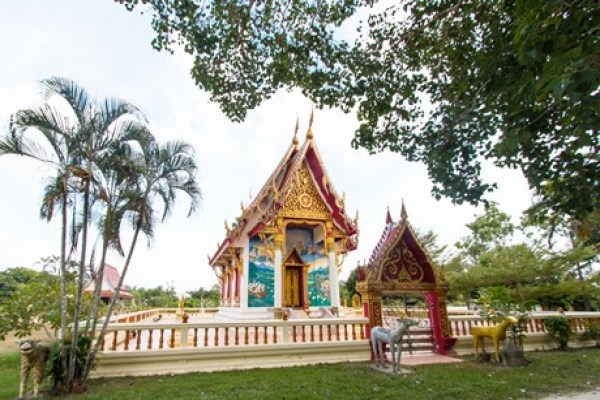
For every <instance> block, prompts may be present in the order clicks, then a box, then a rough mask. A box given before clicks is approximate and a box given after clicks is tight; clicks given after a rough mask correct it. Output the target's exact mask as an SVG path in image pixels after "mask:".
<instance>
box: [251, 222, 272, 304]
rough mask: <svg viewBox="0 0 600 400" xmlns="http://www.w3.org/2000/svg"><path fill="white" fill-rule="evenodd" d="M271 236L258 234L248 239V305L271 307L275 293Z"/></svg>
mask: <svg viewBox="0 0 600 400" xmlns="http://www.w3.org/2000/svg"><path fill="white" fill-rule="evenodd" d="M274 254H275V247H274V245H273V238H272V237H267V236H266V235H263V234H258V235H256V236H254V237H252V238H251V239H250V244H249V254H248V266H249V268H248V270H249V273H248V307H273V305H274V293H275V290H274V288H275V265H274V262H275V261H274Z"/></svg>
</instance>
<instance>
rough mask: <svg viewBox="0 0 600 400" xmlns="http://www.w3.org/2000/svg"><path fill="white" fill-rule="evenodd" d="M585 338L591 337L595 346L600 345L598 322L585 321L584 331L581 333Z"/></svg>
mask: <svg viewBox="0 0 600 400" xmlns="http://www.w3.org/2000/svg"><path fill="white" fill-rule="evenodd" d="M583 337H584V338H585V339H593V340H595V341H596V347H600V323H599V322H597V321H594V322H592V321H587V322H586V323H585V332H584V333H583Z"/></svg>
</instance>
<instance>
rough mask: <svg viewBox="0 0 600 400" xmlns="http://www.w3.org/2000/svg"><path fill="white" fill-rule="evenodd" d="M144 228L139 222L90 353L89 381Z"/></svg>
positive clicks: (87, 366)
mask: <svg viewBox="0 0 600 400" xmlns="http://www.w3.org/2000/svg"><path fill="white" fill-rule="evenodd" d="M141 227H142V223H141V222H140V221H138V224H137V227H136V229H135V233H134V234H133V240H132V242H131V246H130V247H129V252H128V253H127V259H126V260H125V265H124V266H123V271H121V278H120V279H119V283H118V284H117V287H116V288H115V294H114V295H113V297H112V299H111V300H110V304H109V305H108V310H107V311H106V317H105V318H104V322H103V324H102V329H100V333H99V334H98V339H97V340H96V344H95V345H94V349H93V351H91V352H90V357H88V359H86V363H85V368H84V370H83V374H82V375H83V379H87V377H88V374H89V372H90V369H91V366H92V363H93V362H94V360H95V359H96V354H98V350H99V349H100V345H101V344H102V341H103V340H104V335H105V333H106V329H107V328H108V324H109V321H110V318H111V316H112V312H113V308H114V307H115V304H116V302H117V299H118V298H119V293H120V292H121V287H122V286H123V282H124V281H125V275H127V270H128V269H129V263H130V262H131V257H132V256H133V251H134V250H135V246H136V244H137V239H138V236H139V233H140V230H141Z"/></svg>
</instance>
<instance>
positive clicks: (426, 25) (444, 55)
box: [115, 0, 600, 219]
mask: <svg viewBox="0 0 600 400" xmlns="http://www.w3.org/2000/svg"><path fill="white" fill-rule="evenodd" d="M115 1H116V2H118V3H121V4H123V5H124V6H125V7H127V9H129V10H132V9H134V8H135V7H136V6H139V3H140V1H139V0H115ZM141 3H143V4H144V5H145V6H144V12H149V13H150V14H152V15H153V21H152V26H153V28H154V30H155V32H156V37H155V38H154V40H153V42H152V44H153V46H154V47H155V48H156V49H158V50H169V51H173V50H174V49H175V48H176V46H179V45H180V46H182V47H183V49H184V50H185V51H186V52H188V53H190V54H191V55H192V56H193V57H194V65H193V68H192V77H193V79H194V80H195V82H196V84H197V85H198V86H199V87H200V88H201V89H203V90H206V91H208V92H209V93H210V94H211V99H212V100H213V101H215V102H217V103H219V105H220V107H221V109H222V110H223V112H224V113H225V114H226V115H228V116H229V117H230V118H231V119H232V120H234V121H240V120H242V119H243V118H244V117H245V116H246V113H247V111H248V110H250V109H253V108H255V107H256V106H258V105H259V104H260V103H261V102H262V101H263V100H265V99H268V98H269V97H270V96H271V95H272V94H273V93H274V92H275V91H277V90H278V89H280V88H288V89H289V88H294V87H297V88H300V89H301V90H302V92H303V93H304V94H305V95H306V96H308V97H309V98H311V99H312V100H313V101H314V102H315V103H316V104H317V105H319V106H337V107H340V108H341V109H343V110H345V111H349V110H351V109H355V110H356V111H357V115H358V119H359V122H360V126H359V128H358V130H357V131H356V134H355V137H354V139H353V142H352V143H353V145H354V146H355V147H357V148H359V147H362V148H365V149H367V150H369V151H370V152H379V151H383V150H391V151H393V152H398V153H400V154H402V155H403V156H404V157H406V158H407V159H408V160H411V161H420V162H423V163H424V164H425V165H427V168H428V171H429V175H430V178H431V179H432V182H433V189H432V191H433V194H434V195H435V196H436V197H438V198H439V197H441V196H448V197H450V198H451V199H453V200H454V201H455V202H458V203H460V202H464V201H466V202H470V203H473V204H476V203H478V202H479V201H481V200H482V199H484V198H485V193H486V192H487V191H490V190H493V188H494V187H495V183H494V182H488V181H486V180H485V179H484V178H483V177H482V176H481V169H482V164H483V162H484V160H489V161H490V162H492V163H494V164H495V165H497V166H501V167H503V166H507V167H514V168H520V169H521V170H522V171H523V173H524V174H525V176H526V178H527V180H528V182H529V185H530V187H531V188H532V189H533V190H535V191H536V193H538V194H539V195H540V196H541V199H542V200H543V201H544V203H545V204H546V205H547V207H548V208H549V209H551V210H553V211H555V212H559V213H562V214H566V215H569V216H572V217H575V218H577V219H581V218H583V217H585V216H586V215H587V214H589V213H590V212H592V211H593V210H596V209H598V208H599V205H598V199H599V198H600V196H599V189H598V188H599V187H600V173H599V164H600V156H599V155H598V147H599V145H600V142H599V141H600V139H599V136H598V134H597V129H598V126H600V113H599V109H600V107H599V105H600V102H599V92H600V91H599V89H600V38H599V35H598V34H597V31H598V26H600V5H599V3H598V2H597V1H595V0H578V1H569V2H566V1H559V0H550V1H548V0H497V1H491V2H490V1H484V0H472V1H464V0H449V1H433V0H426V1H417V0H407V1H402V2H392V3H391V5H389V6H387V7H385V6H386V5H387V3H386V2H384V1H377V0H336V1H312V0H301V1H293V2H290V1H288V0H269V1H261V0H250V1H247V0H225V1H223V0H219V1H216V0H213V1H202V2H201V1H198V0H181V1H177V2H172V1H167V0H142V1H141ZM376 3H383V4H376ZM373 5H375V7H373ZM365 10H366V11H367V13H368V14H369V16H368V18H367V20H366V21H364V22H363V23H361V24H357V25H352V24H355V21H351V22H350V23H348V20H349V19H350V18H351V17H352V16H354V15H356V14H357V13H358V12H359V11H365ZM349 26H350V27H351V26H357V27H358V28H357V32H356V39H355V40H354V41H353V42H352V41H350V40H344V39H342V33H347V31H348V27H349ZM342 31H343V32H342ZM346 36H347V35H346Z"/></svg>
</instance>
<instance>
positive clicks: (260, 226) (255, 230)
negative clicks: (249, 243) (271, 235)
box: [248, 222, 265, 238]
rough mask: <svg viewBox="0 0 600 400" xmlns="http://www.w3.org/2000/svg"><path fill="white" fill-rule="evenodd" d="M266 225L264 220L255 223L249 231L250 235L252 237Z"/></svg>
mask: <svg viewBox="0 0 600 400" xmlns="http://www.w3.org/2000/svg"><path fill="white" fill-rule="evenodd" d="M264 226H265V224H264V222H259V223H258V224H256V225H254V228H252V229H250V230H249V231H248V237H249V238H251V237H253V236H254V235H256V234H257V233H259V232H260V230H261V229H262V228H264Z"/></svg>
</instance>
